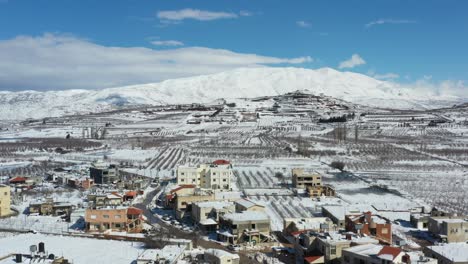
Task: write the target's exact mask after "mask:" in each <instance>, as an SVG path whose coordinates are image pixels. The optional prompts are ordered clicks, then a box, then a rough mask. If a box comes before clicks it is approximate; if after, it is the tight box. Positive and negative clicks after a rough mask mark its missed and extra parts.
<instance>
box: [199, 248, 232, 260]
mask: <svg viewBox="0 0 468 264" xmlns="http://www.w3.org/2000/svg"><path fill="white" fill-rule="evenodd" d="M200 262H201V263H209V264H240V257H239V255H237V254H232V253H229V252H227V251H224V250H221V249H214V248H210V249H207V250H205V254H203V258H202V259H201V261H200Z"/></svg>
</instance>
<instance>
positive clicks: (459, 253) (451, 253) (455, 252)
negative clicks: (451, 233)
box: [427, 243, 468, 262]
mask: <svg viewBox="0 0 468 264" xmlns="http://www.w3.org/2000/svg"><path fill="white" fill-rule="evenodd" d="M427 248H428V249H431V250H432V251H434V252H436V253H438V254H440V255H442V256H444V257H446V258H448V259H450V260H452V261H453V262H467V261H468V244H467V243H449V244H443V245H437V246H428V247H427Z"/></svg>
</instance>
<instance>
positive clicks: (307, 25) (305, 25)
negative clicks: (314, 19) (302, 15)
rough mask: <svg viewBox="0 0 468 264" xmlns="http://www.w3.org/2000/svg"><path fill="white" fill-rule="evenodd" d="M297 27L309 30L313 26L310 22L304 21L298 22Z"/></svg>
mask: <svg viewBox="0 0 468 264" xmlns="http://www.w3.org/2000/svg"><path fill="white" fill-rule="evenodd" d="M296 25H298V26H299V27H303V28H308V27H310V26H311V24H310V23H309V22H307V21H303V20H300V21H296Z"/></svg>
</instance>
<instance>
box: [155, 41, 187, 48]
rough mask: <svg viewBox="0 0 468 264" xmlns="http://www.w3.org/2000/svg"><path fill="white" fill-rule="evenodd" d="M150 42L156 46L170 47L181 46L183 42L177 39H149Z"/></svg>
mask: <svg viewBox="0 0 468 264" xmlns="http://www.w3.org/2000/svg"><path fill="white" fill-rule="evenodd" d="M151 44H153V45H156V46H170V47H177V46H183V45H184V43H183V42H181V41H178V40H154V41H151Z"/></svg>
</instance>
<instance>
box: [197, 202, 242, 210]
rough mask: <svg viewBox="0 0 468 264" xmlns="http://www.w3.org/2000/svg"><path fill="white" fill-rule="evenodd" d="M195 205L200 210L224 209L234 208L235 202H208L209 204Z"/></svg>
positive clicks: (200, 203)
mask: <svg viewBox="0 0 468 264" xmlns="http://www.w3.org/2000/svg"><path fill="white" fill-rule="evenodd" d="M195 204H196V205H197V206H198V207H200V208H214V209H223V208H225V207H229V206H234V203H233V202H227V201H207V202H198V203H195Z"/></svg>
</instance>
